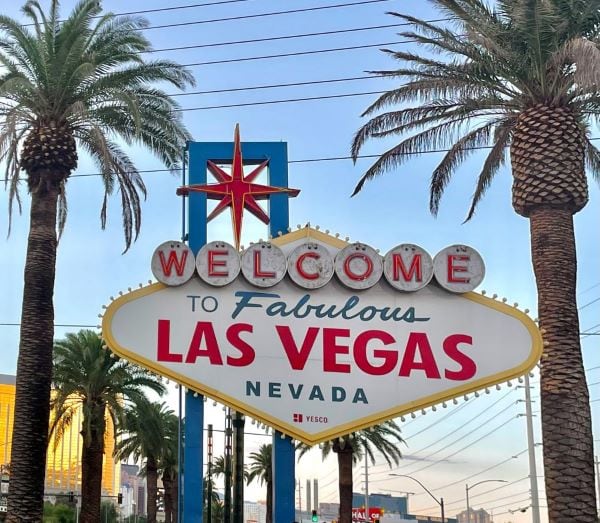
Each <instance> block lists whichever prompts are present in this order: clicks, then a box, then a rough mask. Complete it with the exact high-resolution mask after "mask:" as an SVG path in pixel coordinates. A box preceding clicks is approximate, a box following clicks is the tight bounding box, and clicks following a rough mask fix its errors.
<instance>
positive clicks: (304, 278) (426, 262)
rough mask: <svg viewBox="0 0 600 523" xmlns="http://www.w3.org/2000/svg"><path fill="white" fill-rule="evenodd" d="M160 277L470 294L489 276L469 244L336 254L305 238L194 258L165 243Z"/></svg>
mask: <svg viewBox="0 0 600 523" xmlns="http://www.w3.org/2000/svg"><path fill="white" fill-rule="evenodd" d="M151 265H152V271H153V273H154V276H155V277H156V278H157V279H158V281H160V282H161V283H164V284H165V285H169V286H177V285H182V284H184V283H186V282H187V281H189V280H190V279H191V278H192V277H193V276H194V274H196V273H197V274H198V276H199V277H200V278H201V279H202V280H203V281H204V282H206V283H207V284H209V285H212V286H215V287H223V286H225V285H228V284H229V283H231V282H232V281H234V280H235V279H236V278H237V277H238V276H239V274H240V273H241V274H242V275H243V277H244V278H245V279H246V280H247V281H248V282H249V283H251V284H252V285H254V286H257V287H262V288H266V287H273V286H274V285H276V284H277V283H279V282H280V281H281V280H282V279H283V278H284V277H285V276H286V275H287V276H288V277H289V278H290V279H291V280H292V281H293V282H294V283H295V284H297V285H298V286H300V287H303V288H306V289H318V288H320V287H323V286H324V285H326V284H327V283H328V282H329V281H330V280H331V279H332V278H333V277H334V276H335V277H336V278H337V280H338V281H339V282H341V283H342V284H343V285H344V286H346V287H348V288H350V289H355V290H365V289H368V288H370V287H373V286H374V285H375V284H376V283H377V282H379V281H380V280H382V279H384V281H387V283H388V284H389V285H390V286H391V287H392V288H394V289H396V290H398V291H403V292H415V291H418V290H419V289H422V288H423V287H425V286H426V285H427V284H428V283H429V282H430V281H431V280H432V278H434V277H435V280H436V281H437V282H438V284H439V285H441V286H442V287H443V288H444V289H446V290H448V291H450V292H455V293H464V292H468V291H471V290H473V289H474V288H475V287H477V286H478V285H479V284H480V283H481V281H482V280H483V277H484V274H485V267H484V264H483V260H482V258H481V256H480V255H479V253H477V251H475V250H474V249H472V248H471V247H468V246H466V245H451V246H449V247H446V248H445V249H442V250H441V251H440V252H439V253H438V254H437V255H436V256H435V258H433V259H432V258H431V256H430V255H429V254H428V253H427V252H426V251H425V250H424V249H423V248H421V247H419V246H418V245H414V244H400V245H397V246H396V247H394V248H393V249H391V250H390V251H389V252H388V253H387V254H386V255H385V256H381V255H379V254H378V252H377V251H376V250H375V249H373V248H372V247H370V246H369V245H366V244H362V243H355V244H351V245H348V246H346V247H345V248H343V249H341V250H340V251H339V252H338V253H337V254H335V255H333V254H332V253H331V252H330V251H329V250H328V249H327V248H325V247H324V246H323V245H321V244H318V243H315V242H308V241H307V242H305V243H302V244H300V245H298V246H297V247H296V248H294V249H293V250H292V251H291V252H290V253H288V254H287V255H286V254H284V252H283V251H282V250H281V249H280V248H279V247H277V246H276V245H274V244H272V243H267V242H259V243H256V244H253V245H251V246H250V247H249V248H248V249H246V250H244V251H243V252H241V253H238V251H237V250H236V249H234V247H233V246H231V245H229V244H228V243H226V242H212V243H209V244H207V245H205V246H204V247H202V249H200V251H199V252H198V254H197V255H196V256H194V254H193V253H192V251H191V250H190V249H189V247H187V245H185V244H183V243H181V242H175V241H173V242H165V243H163V244H161V245H160V246H159V247H157V249H156V250H155V251H154V254H153V257H152V264H151Z"/></svg>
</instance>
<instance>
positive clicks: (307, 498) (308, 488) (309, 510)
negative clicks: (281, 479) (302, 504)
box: [306, 479, 317, 514]
mask: <svg viewBox="0 0 600 523" xmlns="http://www.w3.org/2000/svg"><path fill="white" fill-rule="evenodd" d="M310 501H311V499H310V479H307V480H306V513H307V514H310V513H311V511H312V508H311V506H310ZM315 510H317V509H316V507H315Z"/></svg>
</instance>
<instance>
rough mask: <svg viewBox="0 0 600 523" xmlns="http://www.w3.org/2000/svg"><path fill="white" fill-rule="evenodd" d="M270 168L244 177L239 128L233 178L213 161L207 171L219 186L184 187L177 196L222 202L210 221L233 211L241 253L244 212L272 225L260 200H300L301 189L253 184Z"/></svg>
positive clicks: (236, 240) (234, 230)
mask: <svg viewBox="0 0 600 523" xmlns="http://www.w3.org/2000/svg"><path fill="white" fill-rule="evenodd" d="M268 164H269V160H268V159H267V160H265V161H264V162H262V163H261V164H260V165H259V166H258V167H256V168H255V169H254V170H253V171H252V172H251V173H249V174H248V175H246V176H245V175H244V161H243V158H242V148H241V144H240V126H239V124H236V126H235V133H234V141H233V158H232V163H231V174H227V173H226V172H225V171H224V170H223V169H221V168H220V167H219V166H218V165H216V164H215V163H214V162H211V161H210V160H209V161H208V162H207V167H208V170H209V171H210V173H211V174H212V175H213V176H214V177H215V178H216V179H217V181H218V183H208V184H193V185H185V186H183V187H179V189H177V194H178V195H180V196H187V195H188V194H189V193H190V192H203V193H206V195H207V197H208V198H210V199H211V200H220V201H219V203H218V204H217V206H216V207H215V208H214V210H213V211H212V212H211V213H210V214H209V215H208V217H207V221H211V220H212V219H213V218H216V217H217V216H218V215H219V214H221V213H222V212H223V211H224V210H225V209H227V208H228V207H230V208H231V223H232V226H233V237H234V239H235V247H236V249H238V250H239V248H240V239H241V237H242V220H243V214H244V209H246V210H248V211H250V212H251V213H252V214H253V215H254V216H256V217H257V218H258V219H259V220H260V221H262V222H263V223H265V224H268V223H269V221H270V220H269V215H268V214H267V213H266V212H265V211H264V210H263V208H262V207H261V206H260V205H259V204H258V201H257V200H266V199H268V198H269V196H270V195H271V194H282V193H284V194H287V195H288V196H289V197H295V196H298V193H299V192H300V190H299V189H289V188H287V187H274V186H271V185H261V184H258V183H254V180H256V178H257V177H258V176H259V175H260V173H262V172H263V170H264V169H265V167H267V165H268Z"/></svg>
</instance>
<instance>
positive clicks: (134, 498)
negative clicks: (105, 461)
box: [121, 463, 146, 518]
mask: <svg viewBox="0 0 600 523" xmlns="http://www.w3.org/2000/svg"><path fill="white" fill-rule="evenodd" d="M139 473H140V467H138V466H137V465H127V464H125V463H121V494H123V503H122V505H121V516H122V517H123V518H127V517H129V516H143V515H145V514H146V479H145V478H144V477H142V476H140V475H139Z"/></svg>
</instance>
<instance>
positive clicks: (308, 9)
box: [140, 0, 390, 31]
mask: <svg viewBox="0 0 600 523" xmlns="http://www.w3.org/2000/svg"><path fill="white" fill-rule="evenodd" d="M389 1H390V0H362V1H360V2H350V3H344V4H333V5H322V6H316V7H304V8H301V9H289V10H285V11H270V12H267V13H255V14H250V15H239V16H228V17H224V18H209V19H206V20H194V21H192V22H178V23H175V24H161V25H151V26H148V27H144V28H143V29H140V30H143V31H147V30H150V29H166V28H170V27H185V26H190V25H200V24H214V23H217V22H231V21H234V20H249V19H253V18H265V17H268V16H279V15H289V14H297V13H308V12H314V11H323V10H325V9H338V8H340V7H353V6H358V5H366V4H377V3H381V2H389Z"/></svg>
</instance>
